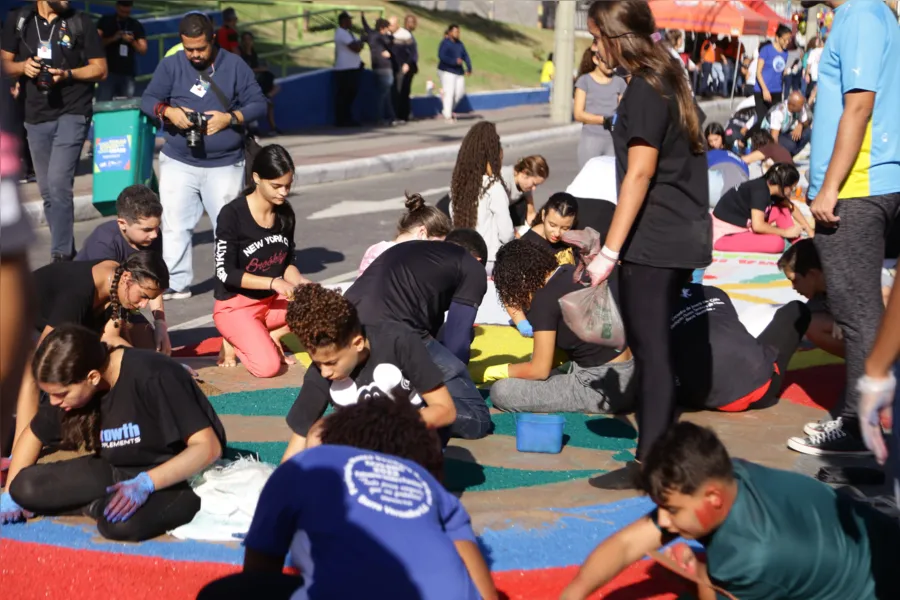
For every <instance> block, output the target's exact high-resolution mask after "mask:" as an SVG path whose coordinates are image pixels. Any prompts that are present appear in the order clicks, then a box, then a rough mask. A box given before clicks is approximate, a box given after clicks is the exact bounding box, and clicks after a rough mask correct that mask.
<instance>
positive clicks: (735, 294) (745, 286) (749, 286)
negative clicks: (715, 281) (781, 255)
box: [716, 280, 791, 304]
mask: <svg viewBox="0 0 900 600" xmlns="http://www.w3.org/2000/svg"><path fill="white" fill-rule="evenodd" d="M790 285H791V282H790V281H787V280H784V281H770V282H768V283H721V284H719V285H718V286H716V287H718V288H720V289H722V290H724V291H725V292H726V293H727V294H728V296H729V297H730V298H731V299H732V300H743V301H744V302H752V303H754V304H772V300H771V299H770V298H765V297H763V296H756V295H753V294H742V293H740V291H739V290H771V289H774V288H783V287H790Z"/></svg>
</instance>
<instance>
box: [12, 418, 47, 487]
mask: <svg viewBox="0 0 900 600" xmlns="http://www.w3.org/2000/svg"><path fill="white" fill-rule="evenodd" d="M30 424H31V420H30V419H29V420H28V422H27V423H26V426H25V429H24V430H23V431H22V435H21V436H19V438H18V439H17V440H16V445H15V446H14V447H13V452H12V462H11V464H10V465H9V473H8V474H7V479H6V489H7V490H9V486H10V484H11V483H12V482H13V479H15V478H16V477H17V476H18V475H19V472H20V471H21V470H22V469H24V468H25V467H30V466H31V465H33V464H35V463H36V462H37V459H38V456H40V454H41V448H43V447H44V445H43V444H42V443H41V440H39V439H38V438H37V436H36V435H34V433H33V432H32V431H31V427H29V425H30Z"/></svg>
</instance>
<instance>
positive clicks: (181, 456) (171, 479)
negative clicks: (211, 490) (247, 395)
mask: <svg viewBox="0 0 900 600" xmlns="http://www.w3.org/2000/svg"><path fill="white" fill-rule="evenodd" d="M220 456H222V444H221V443H220V442H219V438H218V437H217V436H216V433H215V432H214V431H213V428H212V427H207V428H206V429H201V430H200V431H198V432H197V433H195V434H193V435H192V436H191V437H189V438H188V439H187V446H186V447H185V449H184V450H182V451H181V452H180V453H178V454H177V455H175V456H173V457H172V458H170V459H169V460H167V461H166V462H164V463H163V464H161V465H159V466H158V467H154V468H152V469H150V470H149V471H147V475H149V476H150V479H152V480H153V487H154V488H155V489H156V490H162V489H165V488H167V487H170V486H173V485H175V484H176V483H180V482H182V481H186V480H187V479H188V478H189V477H191V476H193V475H195V474H197V473H199V472H200V471H202V470H203V469H205V468H206V467H208V466H209V465H211V464H213V463H214V462H216V461H217V460H218V459H219V457H220Z"/></svg>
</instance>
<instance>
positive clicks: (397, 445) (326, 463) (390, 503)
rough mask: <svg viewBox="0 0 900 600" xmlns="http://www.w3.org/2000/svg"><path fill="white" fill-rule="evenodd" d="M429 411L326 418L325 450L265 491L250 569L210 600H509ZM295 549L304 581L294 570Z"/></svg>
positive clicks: (366, 410)
mask: <svg viewBox="0 0 900 600" xmlns="http://www.w3.org/2000/svg"><path fill="white" fill-rule="evenodd" d="M420 414H421V413H420V411H417V410H416V409H415V408H414V407H413V406H412V405H410V404H409V403H408V402H406V401H402V400H401V401H396V400H390V399H388V398H384V397H373V398H371V399H370V400H367V401H366V402H360V403H358V404H354V405H352V406H347V407H346V408H343V409H341V410H339V411H337V412H335V413H334V414H331V415H329V416H328V417H326V418H325V419H323V420H322V425H321V429H320V431H321V439H322V444H323V445H321V446H318V447H316V448H311V449H309V450H307V451H306V452H303V453H301V454H298V455H297V456H294V457H293V458H291V459H290V460H289V461H287V462H285V463H284V464H282V465H281V466H280V467H278V469H276V471H275V473H273V474H272V477H271V478H270V479H269V481H268V482H267V483H266V486H265V487H264V488H263V491H262V494H261V496H260V498H259V504H257V507H256V514H254V516H253V522H252V524H251V525H250V531H249V533H248V534H247V539H246V541H245V542H244V546H245V547H246V550H245V553H244V570H243V572H242V573H238V574H236V575H231V576H229V577H225V578H223V579H220V580H218V581H215V582H213V583H211V584H209V585H208V586H207V587H206V588H204V590H203V591H201V592H200V595H199V596H198V600H226V599H229V598H253V597H256V598H267V599H269V600H288V598H300V597H302V598H309V599H310V600H317V599H319V598H327V599H331V598H363V597H368V598H372V597H377V598H397V599H409V600H412V599H416V600H445V599H446V600H475V599H480V598H484V599H485V600H494V599H495V598H497V591H496V589H495V588H494V583H493V581H492V580H491V575H490V571H489V570H488V567H487V565H486V564H485V561H484V557H483V556H482V555H481V551H480V550H479V548H478V544H477V542H476V540H475V535H474V533H473V531H472V526H471V523H470V520H469V515H468V513H467V512H466V509H465V508H463V506H462V504H461V503H460V502H459V500H458V499H457V498H456V497H455V496H453V495H451V494H449V493H448V492H447V490H445V489H444V487H443V486H442V485H441V484H440V479H441V475H442V471H443V459H444V457H443V453H442V452H441V448H440V443H439V441H438V437H437V435H436V434H435V432H434V431H433V430H431V429H429V428H428V427H427V426H426V425H425V423H423V421H422V419H421V418H420ZM382 484H384V485H382ZM289 550H290V560H291V564H292V566H294V567H295V568H296V569H297V570H298V571H299V572H300V577H296V576H293V575H287V574H284V573H283V572H282V570H283V567H284V561H285V557H286V556H287V555H288V551H289ZM348 558H349V559H350V562H351V563H352V564H353V573H352V576H350V575H348V573H347V565H348ZM373 590H375V592H374V593H373Z"/></svg>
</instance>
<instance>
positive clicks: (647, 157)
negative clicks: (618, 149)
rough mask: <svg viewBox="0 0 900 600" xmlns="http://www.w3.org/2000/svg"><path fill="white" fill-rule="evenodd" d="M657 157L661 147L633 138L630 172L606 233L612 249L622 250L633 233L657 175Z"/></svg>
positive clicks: (629, 150) (607, 243)
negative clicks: (632, 230)
mask: <svg viewBox="0 0 900 600" xmlns="http://www.w3.org/2000/svg"><path fill="white" fill-rule="evenodd" d="M658 160H659V150H657V149H656V148H654V147H653V146H651V145H649V144H646V143H645V142H643V141H641V140H635V141H633V142H632V143H631V145H630V146H629V148H628V172H627V173H625V178H624V179H623V180H622V187H621V189H620V190H619V202H618V205H617V206H616V210H615V213H613V219H612V223H611V224H610V227H609V233H608V234H607V236H606V244H605V245H606V247H607V248H609V249H610V250H612V251H613V252H619V251H620V250H622V246H623V245H625V240H626V239H628V235H629V234H630V233H631V228H632V226H634V220H635V219H636V218H637V215H638V213H639V212H640V210H641V207H642V206H643V205H644V201H645V200H646V199H647V191H648V190H649V189H650V180H651V179H653V176H654V175H656V163H657V161H658Z"/></svg>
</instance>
